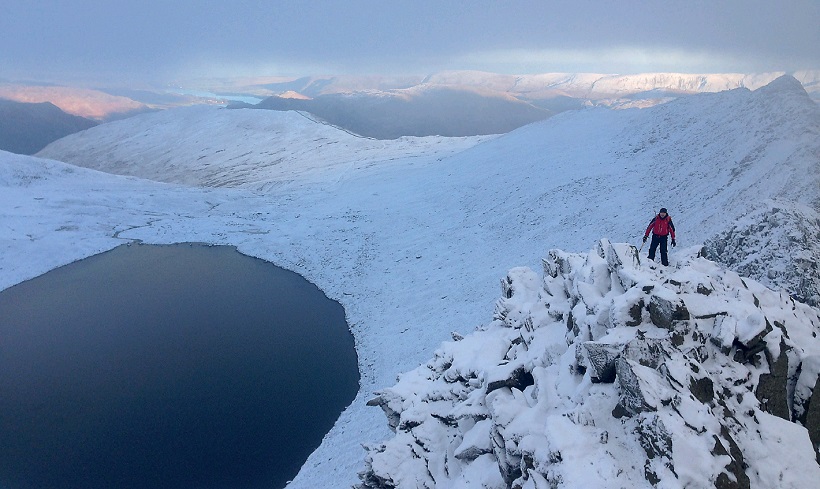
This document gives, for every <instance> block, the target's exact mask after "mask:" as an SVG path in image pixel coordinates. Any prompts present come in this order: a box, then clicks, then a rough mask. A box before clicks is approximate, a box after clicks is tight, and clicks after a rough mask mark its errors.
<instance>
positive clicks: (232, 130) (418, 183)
mask: <svg viewBox="0 0 820 489" xmlns="http://www.w3.org/2000/svg"><path fill="white" fill-rule="evenodd" d="M39 156H43V157H47V158H51V159H42V158H33V157H22V156H16V155H12V154H9V153H0V186H1V187H3V188H2V191H0V288H6V287H9V286H11V285H14V284H16V283H19V282H21V281H23V280H26V279H29V278H32V277H34V276H37V275H39V274H42V273H44V272H46V271H48V270H50V269H52V268H54V267H57V266H60V265H63V264H66V263H69V262H71V261H74V260H77V259H81V258H83V257H86V256H90V255H93V254H95V253H99V252H101V251H104V250H107V249H110V248H113V247H115V246H117V245H119V244H122V243H126V242H136V241H143V242H146V243H176V242H191V241H196V242H207V243H214V244H231V245H235V246H237V248H238V249H239V250H240V251H241V252H243V253H246V254H249V255H252V256H257V257H260V258H263V259H266V260H269V261H271V262H273V263H275V264H277V265H279V266H282V267H285V268H288V269H291V270H294V271H296V272H298V273H300V274H301V275H303V276H305V277H306V278H307V279H308V280H310V281H312V282H313V283H315V284H316V285H318V286H319V287H320V288H321V289H322V290H323V291H325V293H326V294H327V295H328V296H329V297H331V298H333V299H335V300H338V301H339V302H340V303H341V304H342V305H343V306H344V307H345V310H346V313H347V319H348V323H349V324H350V328H351V331H352V333H353V335H354V337H355V340H356V348H357V352H358V355H359V366H360V370H361V375H362V377H361V390H360V392H359V394H358V396H357V398H356V400H355V401H354V402H353V403H352V404H351V406H350V407H349V408H348V409H347V410H346V411H345V412H344V413H343V414H342V415H341V416H340V418H339V420H338V422H337V423H336V425H335V426H334V428H333V429H332V430H331V431H330V433H328V435H327V436H326V437H325V439H324V441H323V443H322V445H321V446H320V447H319V448H318V449H317V450H316V451H315V452H314V453H313V454H312V455H311V457H310V458H309V459H308V460H307V462H306V463H305V465H304V467H303V469H302V471H301V472H300V474H299V475H298V476H297V478H296V479H295V480H294V481H293V482H292V484H291V485H290V486H289V487H292V488H315V487H350V486H351V485H354V484H356V483H357V482H358V480H359V479H358V476H357V474H358V472H360V471H362V470H364V469H365V463H364V460H365V456H366V452H365V451H364V450H363V448H362V445H363V444H373V443H376V442H381V441H383V440H387V439H388V438H389V437H390V436H391V435H392V432H391V431H390V430H389V428H388V424H387V422H386V420H385V418H384V416H383V414H382V412H381V411H380V410H379V409H378V408H374V407H369V406H367V405H366V403H367V402H368V401H369V400H371V399H373V398H374V393H375V392H377V391H379V392H382V391H384V390H385V389H386V388H388V387H390V386H392V385H393V384H394V383H395V382H396V379H397V376H398V375H399V374H400V373H402V372H408V371H411V370H413V369H415V368H417V367H418V366H419V365H421V364H423V363H425V362H426V361H427V360H428V359H429V358H430V357H431V355H432V354H433V352H434V351H435V350H436V348H437V347H438V345H439V344H440V343H441V342H442V341H443V340H445V339H448V338H451V333H452V332H455V333H456V334H457V335H459V336H465V337H466V335H468V334H469V333H470V332H472V331H473V330H475V328H476V327H478V326H482V325H487V324H488V323H489V322H490V321H491V320H492V317H493V311H494V304H495V302H496V299H497V296H498V285H497V284H498V280H499V278H501V277H505V276H507V272H508V271H509V270H510V269H513V268H516V267H521V266H524V267H530V268H533V269H538V268H539V267H540V263H541V260H542V258H544V257H546V256H547V254H548V251H549V250H551V249H554V248H560V249H563V250H567V251H569V252H577V251H582V250H588V249H589V248H590V247H591V246H593V245H594V243H596V242H598V240H599V239H601V238H608V239H609V240H611V241H612V242H623V243H633V244H634V243H639V240H640V237H641V236H642V233H643V231H644V229H645V227H646V225H647V223H648V222H649V220H650V218H651V217H652V216H653V215H654V213H655V212H656V211H657V209H658V208H660V207H661V206H663V207H667V208H668V209H669V212H670V214H671V215H672V217H673V219H674V222H675V225H676V227H677V229H678V243H679V244H680V247H679V248H678V249H676V250H673V251H672V252H671V261H672V264H673V266H683V264H684V263H687V260H689V259H690V257H691V256H693V255H694V254H695V253H696V252H697V250H698V249H699V248H700V246H701V245H702V244H703V243H704V242H706V241H707V240H708V239H710V238H712V237H714V236H717V235H718V234H719V233H721V232H724V231H726V230H727V229H730V228H731V226H732V225H735V223H736V221H737V220H738V219H740V218H741V217H742V216H745V215H748V214H752V213H754V212H756V211H757V210H758V209H767V208H770V206H772V205H774V203H776V205H777V206H779V208H789V209H790V208H793V207H795V206H797V207H799V208H800V209H808V211H807V212H817V211H818V210H820V190H818V189H820V107H818V106H817V104H816V103H815V102H813V101H812V100H811V99H810V98H809V97H808V95H807V94H806V93H805V91H804V90H803V88H802V87H801V85H800V84H799V83H798V82H797V81H796V80H794V79H793V78H791V77H783V78H779V79H777V80H775V81H774V82H772V83H771V84H769V85H767V86H765V87H763V88H761V89H759V90H756V91H749V90H746V89H738V90H732V91H728V92H720V93H715V94H703V95H696V96H691V97H687V98H683V99H678V100H675V101H673V102H670V103H668V104H665V105H661V106H657V107H654V108H651V109H644V110H637V109H634V110H624V111H609V110H605V109H590V110H583V111H577V112H569V113H563V114H560V115H558V116H556V117H553V118H551V119H548V120H546V121H543V122H541V123H536V124H532V125H529V126H526V127H523V128H521V129H519V130H517V131H514V132H512V133H509V134H506V135H503V136H497V137H487V138H463V139H447V138H439V137H430V138H415V139H404V138H403V139H400V140H396V141H372V140H366V139H362V138H358V137H355V136H352V135H349V134H346V133H343V132H341V131H338V130H336V129H334V128H332V127H328V126H326V125H323V124H320V123H317V122H315V121H311V120H307V119H305V118H304V117H302V116H301V115H298V114H293V113H280V112H268V111H260V110H232V111H225V110H218V109H212V108H207V109H202V108H195V109H174V110H169V111H166V112H162V113H155V114H145V115H142V116H138V117H134V118H132V119H126V120H123V121H118V122H116V123H110V124H104V125H101V126H98V127H96V128H94V129H92V130H89V131H84V132H83V133H78V134H75V135H73V136H70V137H68V138H65V139H63V140H60V141H58V142H56V143H54V144H52V145H51V146H49V147H48V148H46V149H45V150H44V151H43V152H41V153H40V154H39ZM53 160H61V161H65V162H67V163H60V162H57V161H53ZM68 163H71V164H68ZM75 164H76V165H81V166H89V167H93V168H95V169H100V170H104V171H107V172H110V173H120V174H123V175H131V176H118V175H111V174H108V173H101V172H99V171H96V170H92V169H86V168H81V167H79V166H73V165H75ZM136 177H140V178H136ZM149 180H156V181H149ZM181 184H184V185H185V186H183V185H181ZM744 224H745V223H744ZM759 242H765V240H759ZM817 243H818V240H817V239H815V240H814V242H813V245H814V246H817ZM814 249H815V250H816V248H814ZM811 253H813V251H810V252H809V253H803V254H801V259H803V258H805V257H809V258H811V256H813V255H812V254H811ZM814 256H816V255H814ZM749 261H750V260H745V261H744V263H746V262H749ZM791 262H792V257H790V256H775V257H772V258H771V261H769V262H767V263H764V264H763V265H762V266H764V267H765V266H768V265H771V264H774V266H773V269H774V270H775V273H774V275H773V276H772V277H769V282H768V284H769V285H771V286H776V287H780V286H786V285H788V280H785V281H784V282H783V285H779V284H780V282H779V281H778V275H777V271H778V270H782V271H787V270H790V268H789V267H790V266H791V265H790V264H791ZM816 270H817V267H816V262H815V265H814V273H815V277H816ZM659 273H660V272H659ZM716 273H718V272H716ZM720 273H722V272H720ZM745 273H749V274H752V275H754V274H755V273H761V274H766V273H767V271H766V270H760V269H759V267H758V268H751V269H750V270H749V271H747V272H745ZM810 273H811V271H810V270H809V276H811V275H810ZM767 276H768V275H767ZM790 276H791V275H790ZM786 295H787V294H786ZM807 314H808V313H807ZM727 334H728V333H727ZM465 341H466V340H465ZM471 341H473V340H471ZM807 341H808V342H810V343H811V342H816V339H809V340H807ZM502 346H503V345H502ZM548 346H549V345H546V347H548ZM484 348H485V347H484V346H483V345H482V346H481V348H479V349H478V350H479V351H482V352H483V351H484ZM486 348H488V349H491V348H492V347H491V345H489V344H488V345H487V346H486ZM498 348H501V346H498ZM482 355H483V353H482ZM488 358H489V357H488ZM308 360H309V359H308ZM491 366H492V367H495V365H489V364H488V367H487V368H488V369H489V368H490V367H491ZM638 370H640V369H638ZM577 400H578V402H581V401H582V400H581V399H577ZM516 402H518V401H516ZM750 402H751V401H750ZM610 409H611V408H610ZM699 419H700V418H699ZM532 422H533V423H535V422H538V421H537V420H534V421H532ZM551 422H552V421H551ZM556 422H557V421H556ZM664 423H665V421H664ZM528 426H529V425H528ZM778 426H779V425H771V426H770V427H771V429H770V430H769V431H767V433H774V432H775V431H778V430H779V429H780V428H779V427H778ZM789 426H794V429H795V430H798V429H802V428H800V427H799V426H798V425H792V424H790V425H789ZM667 428H669V429H677V425H673V424H671V423H670V425H669V426H667ZM713 428H714V429H719V428H718V427H717V426H716V425H715V426H711V425H710V429H713ZM659 429H660V428H659ZM559 431H560V430H559ZM803 432H805V430H803ZM710 433H711V432H710ZM789 433H790V432H780V433H778V435H777V436H784V437H786V439H785V440H786V441H788V440H790V439H791V435H790V434H789ZM470 436H471V437H473V436H474V437H475V439H473V441H472V445H475V446H477V447H478V446H479V445H481V443H482V441H480V440H478V438H479V432H478V431H476V432H475V433H473V434H472V435H470ZM625 436H626V435H625ZM767 436H768V435H767ZM772 436H774V435H772ZM800 436H802V435H800ZM721 440H724V441H725V442H726V443H725V444H730V443H729V442H728V439H727V438H726V437H725V436H724V437H722V438H721ZM801 440H802V438H801ZM570 441H571V440H568V439H561V440H555V443H569V442H570ZM692 443H701V442H698V441H697V440H695V439H692ZM711 443H714V440H712V442H711ZM738 443H740V441H738ZM784 443H785V442H784ZM800 443H803V441H801V442H800ZM806 443H808V442H806ZM725 444H724V445H725ZM470 445H471V444H469V443H468V444H467V445H465V446H464V450H467V448H469V446H470ZM673 446H674V441H673ZM749 446H752V445H749ZM795 446H798V445H795ZM800 446H802V445H800ZM744 447H745V445H744ZM479 448H480V447H479ZM583 448H584V447H580V446H579V447H576V448H575V450H579V451H580V450H582V449H583ZM710 448H712V447H710ZM730 448H731V447H726V449H727V450H729V449H730ZM795 450H797V449H795ZM798 451H800V453H801V454H802V455H800V456H801V457H802V458H795V459H794V460H804V459H811V454H810V453H809V455H808V456H806V455H805V454H804V453H803V452H804V450H803V449H802V448H801V449H800V450H798ZM460 453H462V455H463V451H462V452H460ZM473 453H476V452H473ZM693 453H695V452H694V451H693ZM675 456H676V457H677V456H678V455H675ZM467 458H469V457H467ZM763 458H765V454H760V453H758V454H756V455H754V457H752V458H750V460H751V459H755V460H762V459H763ZM778 460H779V459H778ZM490 462H491V461H490V460H488V459H487V458H486V457H482V456H479V457H477V458H476V459H475V461H474V462H473V463H479V464H485V465H486V466H488V467H489V466H490V465H491V463H490ZM618 463H619V462H618V461H617V460H612V461H611V464H614V465H612V467H611V470H612V471H615V472H617V471H618V470H620V469H623V470H626V469H627V468H625V467H620V466H618V465H617V464H618ZM658 463H661V462H660V461H657V463H653V466H652V471H653V473H655V474H656V475H657V476H658V477H663V480H664V481H666V480H669V481H670V482H669V484H671V485H668V486H664V487H677V486H675V484H676V483H675V482H671V479H669V477H670V476H669V473H668V472H666V471H664V469H663V467H662V466H660V465H657V464H658ZM709 467H713V468H714V467H717V466H713V465H709ZM718 468H719V467H718ZM487 470H489V469H487ZM568 470H569V469H568ZM572 470H574V471H576V472H567V473H566V475H564V476H563V479H562V480H563V482H562V484H563V485H562V486H561V487H574V486H575V484H574V479H572V478H571V473H577V471H580V470H581V467H580V466H574V468H572ZM772 470H775V469H772ZM812 470H814V469H812ZM628 471H631V472H629V473H630V474H633V475H634V474H635V472H634V471H633V469H631V468H629V469H628ZM716 471H717V468H715V470H714V471H713V472H712V473H716ZM480 473H481V474H484V473H487V472H486V471H484V470H482V471H481V472H480ZM807 473H809V472H807ZM633 475H630V478H631V477H633ZM680 475H681V474H678V476H680ZM465 477H466V475H465ZM635 477H637V476H635ZM693 477H694V476H693ZM760 477H763V476H760ZM583 480H586V479H583ZM630 480H632V479H630ZM760 480H764V479H760ZM402 487H404V486H402ZM409 487H414V486H409ZM443 487H448V486H446V485H443ZM490 487H495V486H490ZM532 487H542V486H538V485H535V486H532ZM543 487H549V486H543ZM795 487H799V485H796V486H795Z"/></svg>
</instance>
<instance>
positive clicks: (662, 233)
mask: <svg viewBox="0 0 820 489" xmlns="http://www.w3.org/2000/svg"><path fill="white" fill-rule="evenodd" d="M650 231H651V232H652V242H651V243H650V245H649V259H650V260H652V261H655V250H656V249H658V246H660V247H661V263H662V264H663V265H664V266H668V265H669V258H668V256H667V254H666V253H667V248H666V241H667V239H668V237H670V236H671V237H672V246H675V225H674V224H672V217H671V216H670V215H669V214H667V213H666V207H661V210H660V212H658V215H657V216H655V217H653V218H652V220H651V221H649V226H647V227H646V232H645V233H644V234H643V242H644V243H646V238H648V237H649V232H650Z"/></svg>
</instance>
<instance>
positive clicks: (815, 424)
mask: <svg viewBox="0 0 820 489" xmlns="http://www.w3.org/2000/svg"><path fill="white" fill-rule="evenodd" d="M818 384H820V376H818V378H817V383H815V384H814V390H813V391H812V394H811V397H810V398H809V403H808V407H807V408H806V421H805V422H804V423H803V426H805V427H806V429H807V430H809V439H810V440H811V443H812V445H813V446H814V454H815V456H816V457H817V463H819V464H820V389H818V388H817V386H818Z"/></svg>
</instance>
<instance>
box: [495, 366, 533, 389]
mask: <svg viewBox="0 0 820 489" xmlns="http://www.w3.org/2000/svg"><path fill="white" fill-rule="evenodd" d="M534 383H535V379H533V377H532V373H530V372H529V371H527V370H526V369H525V368H524V367H518V368H516V369H515V370H513V371H512V373H511V374H510V375H509V377H506V378H504V379H501V380H494V381H491V382H488V383H487V394H489V393H490V392H492V391H494V390H496V389H500V388H502V387H509V388H510V389H518V390H520V391H523V390H524V389H526V388H527V387H529V386H531V385H533V384H534Z"/></svg>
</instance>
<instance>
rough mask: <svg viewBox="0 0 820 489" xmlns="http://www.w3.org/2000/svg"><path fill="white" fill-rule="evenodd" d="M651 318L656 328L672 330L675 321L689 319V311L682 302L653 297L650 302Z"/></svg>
mask: <svg viewBox="0 0 820 489" xmlns="http://www.w3.org/2000/svg"><path fill="white" fill-rule="evenodd" d="M649 318H650V319H651V320H652V324H654V325H655V326H657V327H659V328H664V329H669V330H671V329H673V325H674V322H675V321H684V320H687V319H689V310H688V309H687V308H686V305H685V304H684V303H683V301H682V300H677V301H675V302H672V301H668V300H666V299H663V298H661V297H658V296H656V295H653V296H652V299H651V300H650V301H649Z"/></svg>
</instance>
